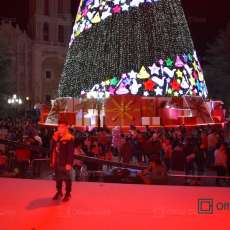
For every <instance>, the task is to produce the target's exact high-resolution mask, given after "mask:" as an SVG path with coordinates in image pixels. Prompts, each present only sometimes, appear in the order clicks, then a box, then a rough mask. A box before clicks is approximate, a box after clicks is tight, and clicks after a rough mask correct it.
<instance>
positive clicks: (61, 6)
mask: <svg viewBox="0 0 230 230" xmlns="http://www.w3.org/2000/svg"><path fill="white" fill-rule="evenodd" d="M63 7H64V5H63V0H58V9H57V10H58V14H63Z"/></svg>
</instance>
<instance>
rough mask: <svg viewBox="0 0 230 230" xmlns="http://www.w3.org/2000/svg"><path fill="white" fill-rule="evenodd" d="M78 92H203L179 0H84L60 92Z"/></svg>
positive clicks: (205, 92)
mask: <svg viewBox="0 0 230 230" xmlns="http://www.w3.org/2000/svg"><path fill="white" fill-rule="evenodd" d="M82 92H89V93H90V94H91V95H92V96H93V95H97V94H98V93H106V94H107V95H143V96H182V95H190V96H203V97H207V88H206V84H205V80H204V77H203V73H202V69H201V66H200V64H199V60H198V58H197V55H196V51H195V50H194V45H193V42H192V39H191V36H190V32H189V28H188V25H187V21H186V18H185V15H184V12H183V9H182V7H181V3H180V0H107V1H106V0H101V1H99V0H82V2H81V3H80V6H79V11H78V14H77V16H76V22H75V25H74V28H73V34H72V37H71V41H70V45H69V50H68V54H67V58H66V63H65V66H64V71H63V77H62V79H61V81H60V85H59V96H60V97H66V96H70V97H77V96H79V95H81V93H82Z"/></svg>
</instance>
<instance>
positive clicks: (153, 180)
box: [138, 159, 167, 184]
mask: <svg viewBox="0 0 230 230" xmlns="http://www.w3.org/2000/svg"><path fill="white" fill-rule="evenodd" d="M138 175H139V176H140V178H141V179H142V181H143V182H144V183H145V184H167V170H166V168H165V166H164V164H162V162H161V160H160V159H153V160H151V161H150V163H149V166H148V168H146V169H144V170H143V171H142V172H141V173H140V174H138Z"/></svg>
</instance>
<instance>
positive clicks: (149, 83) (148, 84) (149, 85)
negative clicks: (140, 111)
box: [144, 80, 155, 91]
mask: <svg viewBox="0 0 230 230" xmlns="http://www.w3.org/2000/svg"><path fill="white" fill-rule="evenodd" d="M154 86H155V83H154V82H153V81H152V80H148V81H146V82H145V83H144V87H145V89H146V90H150V91H152V90H153V88H154Z"/></svg>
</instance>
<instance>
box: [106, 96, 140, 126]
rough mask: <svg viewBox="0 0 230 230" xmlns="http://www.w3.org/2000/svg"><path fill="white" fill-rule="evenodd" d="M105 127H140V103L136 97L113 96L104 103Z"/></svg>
mask: <svg viewBox="0 0 230 230" xmlns="http://www.w3.org/2000/svg"><path fill="white" fill-rule="evenodd" d="M105 124H106V125H107V126H121V127H122V126H129V125H141V101H140V97H137V96H127V95H125V96H113V97H110V98H109V99H107V100H106V102H105Z"/></svg>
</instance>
